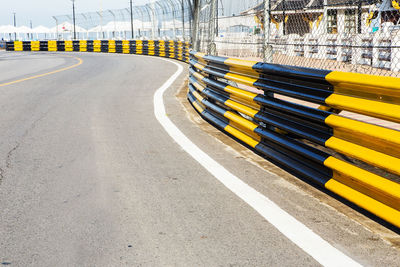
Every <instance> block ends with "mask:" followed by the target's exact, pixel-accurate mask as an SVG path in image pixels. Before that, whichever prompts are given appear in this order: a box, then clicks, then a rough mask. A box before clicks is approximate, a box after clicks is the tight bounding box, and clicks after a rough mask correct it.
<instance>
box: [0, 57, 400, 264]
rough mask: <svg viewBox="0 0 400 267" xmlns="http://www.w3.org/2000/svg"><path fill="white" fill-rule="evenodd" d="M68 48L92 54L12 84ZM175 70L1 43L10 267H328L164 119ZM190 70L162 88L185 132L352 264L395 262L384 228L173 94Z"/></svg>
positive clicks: (3, 208)
mask: <svg viewBox="0 0 400 267" xmlns="http://www.w3.org/2000/svg"><path fill="white" fill-rule="evenodd" d="M71 56H76V57H79V58H81V59H82V60H83V63H82V64H81V65H79V66H76V67H74V68H71V69H68V70H65V71H62V72H57V73H53V74H50V75H47V76H42V77H37V78H34V79H29V80H25V81H21V82H18V83H13V84H8V85H4V84H6V83H9V82H12V81H16V80H21V79H25V78H27V77H31V76H35V75H38V74H43V73H46V72H51V71H54V70H57V69H62V68H66V67H68V66H72V65H74V64H77V63H78V62H79V61H78V59H77V58H74V57H71ZM182 65H183V64H182ZM175 71H176V66H175V65H173V64H172V63H170V62H167V61H164V60H161V59H158V58H154V57H144V56H133V55H112V54H90V53H86V54H85V53H74V54H72V53H70V54H67V53H37V54H30V53H6V52H0V129H1V130H0V265H10V266H231V265H232V266H318V265H319V262H318V261H316V260H315V259H314V258H312V257H311V256H310V255H309V254H307V253H305V252H304V251H303V250H302V249H301V248H300V247H298V246H297V245H295V244H294V243H292V242H291V241H290V240H289V239H288V238H287V237H285V236H284V235H283V234H282V233H280V232H279V231H278V230H277V229H276V228H275V227H274V226H273V225H271V224H270V223H269V222H268V221H266V220H265V219H264V218H263V217H262V216H260V215H259V214H258V213H257V212H256V211H255V210H253V209H252V208H251V207H249V206H248V205H247V204H246V203H245V202H244V201H242V200H241V199H239V198H238V197H237V196H236V195H235V194H233V193H232V192H231V191H230V190H228V189H227V188H226V187H225V186H224V185H223V184H221V183H220V182H219V181H218V180H216V179H215V177H213V176H212V175H211V174H210V173H209V172H207V170H205V169H204V168H203V167H202V166H201V165H200V164H199V163H197V162H196V161H195V160H194V159H193V158H192V157H190V156H189V155H188V154H187V153H186V152H185V151H183V150H182V149H181V148H180V147H179V146H178V145H177V144H176V143H175V142H174V141H173V140H172V139H171V137H170V136H169V135H168V134H167V133H166V132H165V130H164V129H163V127H162V126H161V125H160V124H159V122H158V121H157V120H156V118H155V116H154V111H153V95H154V92H155V91H156V90H157V89H158V88H159V87H160V86H161V85H162V84H163V83H164V82H165V81H166V80H167V79H168V78H169V77H170V76H171V75H172V74H173V73H174V72H175ZM186 75H187V74H186V73H184V74H182V75H181V76H180V77H179V78H178V80H177V81H176V82H175V83H174V84H173V86H171V88H170V89H169V90H168V91H167V93H166V95H165V102H166V109H167V113H168V115H169V117H170V118H171V120H172V121H173V122H174V124H175V125H177V127H178V128H179V129H181V130H182V131H183V132H184V134H185V135H186V136H188V137H189V138H190V139H191V140H192V141H193V142H194V143H195V144H197V145H198V146H199V147H200V148H201V149H203V150H204V151H205V152H206V153H208V154H209V155H210V156H211V157H212V158H214V159H215V160H216V161H218V162H219V163H220V164H222V165H223V166H224V167H225V168H227V169H228V170H229V171H231V172H232V173H234V174H235V175H237V176H238V177H239V178H241V179H242V180H243V181H245V182H246V183H248V184H249V185H250V186H252V187H253V188H255V189H256V190H257V191H259V192H260V193H262V194H263V195H265V196H267V197H268V198H270V199H271V200H273V201H274V202H275V203H277V204H278V205H279V206H280V207H282V209H284V210H285V211H287V212H288V213H289V214H290V215H292V216H293V217H295V218H296V219H297V220H299V221H301V222H302V223H304V224H305V225H306V226H307V227H309V228H310V229H312V230H313V231H314V232H315V233H317V234H318V235H319V236H321V237H322V238H323V239H325V240H326V241H327V242H329V243H330V244H331V245H333V246H334V247H336V248H337V249H339V250H340V251H341V252H343V253H344V254H346V255H347V256H349V257H351V258H352V259H354V260H355V261H357V262H359V263H360V264H363V265H369V266H385V265H386V266H398V264H399V262H400V250H399V249H397V248H395V247H394V246H393V245H392V244H390V243H389V242H387V241H385V240H384V239H383V236H382V234H379V233H377V232H373V231H371V229H370V228H368V227H366V226H365V225H362V224H360V223H359V222H356V221H355V220H354V219H353V218H350V217H348V216H346V215H345V214H343V213H342V212H340V211H339V210H338V209H337V208H335V207H331V206H329V205H327V204H325V202H324V201H323V200H321V199H319V198H318V197H316V196H315V195H312V194H310V191H309V190H311V191H312V190H314V189H304V188H307V187H308V185H305V184H304V185H302V186H299V185H296V184H293V183H290V181H288V180H287V179H284V178H282V177H280V176H279V175H276V174H274V173H271V172H267V171H265V170H264V169H262V168H259V167H257V166H256V165H254V164H253V163H252V162H251V159H248V158H245V157H243V155H241V154H240V153H238V152H235V151H234V150H233V149H232V148H230V147H228V146H227V145H226V144H223V143H222V142H220V141H219V140H217V139H215V138H214V136H212V135H210V134H209V133H207V132H206V131H204V129H202V128H201V127H199V125H197V124H196V123H195V122H194V121H193V118H194V120H198V118H196V116H197V115H196V114H187V111H185V108H184V106H183V105H182V104H181V103H180V102H179V101H178V99H177V97H176V96H175V94H176V92H177V89H178V88H179V87H180V86H181V85H182V84H183V81H184V79H185V76H186ZM2 84H3V86H2ZM190 118H192V119H190ZM334 201H336V200H334ZM337 202H338V203H337V205H338V207H344V208H345V207H346V205H345V204H343V203H341V202H339V201H337ZM360 216H362V215H360ZM368 220H369V219H368ZM389 232H390V231H388V233H389ZM393 236H394V237H395V236H396V234H393ZM393 236H392V237H393Z"/></svg>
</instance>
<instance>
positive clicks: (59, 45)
mask: <svg viewBox="0 0 400 267" xmlns="http://www.w3.org/2000/svg"><path fill="white" fill-rule="evenodd" d="M189 49H190V44H189V42H182V41H163V40H117V41H116V40H93V41H86V40H77V41H14V42H7V43H6V50H7V51H50V52H56V51H60V52H72V51H76V52H103V53H123V54H138V55H151V56H160V57H167V58H173V59H177V60H180V61H184V62H189Z"/></svg>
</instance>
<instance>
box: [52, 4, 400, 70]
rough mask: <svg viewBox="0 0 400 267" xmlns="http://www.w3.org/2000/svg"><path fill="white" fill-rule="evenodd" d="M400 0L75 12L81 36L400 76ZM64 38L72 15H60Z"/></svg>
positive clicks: (165, 6)
mask: <svg viewBox="0 0 400 267" xmlns="http://www.w3.org/2000/svg"><path fill="white" fill-rule="evenodd" d="M399 1H400V0H158V1H149V3H148V4H145V5H140V6H133V7H132V20H131V10H130V8H129V5H128V6H127V8H126V9H120V10H102V11H98V12H89V13H80V14H77V15H76V25H77V29H78V30H77V32H78V38H82V39H83V38H84V39H130V38H134V39H177V40H183V39H184V40H191V41H193V42H194V43H193V47H194V49H196V50H199V51H203V52H207V53H208V54H212V55H221V56H231V57H239V58H244V59H251V60H258V61H260V60H263V61H265V62H272V63H278V64H286V65H295V66H303V67H311V68H321V69H330V70H341V71H349V72H359V73H368V74H377V75H389V76H400V72H399V71H400V3H399ZM54 19H55V21H56V23H57V25H58V27H57V36H58V39H68V38H71V35H72V27H71V25H72V21H73V18H72V15H65V16H55V17H54Z"/></svg>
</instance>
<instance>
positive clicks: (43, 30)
mask: <svg viewBox="0 0 400 267" xmlns="http://www.w3.org/2000/svg"><path fill="white" fill-rule="evenodd" d="M32 31H33V32H34V33H50V29H49V28H47V27H44V26H42V25H40V26H37V27H36V28H34V29H33V30H32Z"/></svg>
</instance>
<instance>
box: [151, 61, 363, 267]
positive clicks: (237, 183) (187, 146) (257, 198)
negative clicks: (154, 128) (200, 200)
mask: <svg viewBox="0 0 400 267" xmlns="http://www.w3.org/2000/svg"><path fill="white" fill-rule="evenodd" d="M162 60H165V59H162ZM165 61H168V62H170V63H173V64H175V65H176V66H177V67H178V70H177V71H176V72H175V73H174V75H172V76H171V77H170V78H169V79H168V80H167V81H166V82H165V83H164V84H163V85H162V86H161V87H160V88H159V89H158V90H157V91H156V93H155V94H154V114H155V116H156V118H157V120H158V121H159V123H160V124H161V125H162V126H163V127H164V129H165V131H167V133H168V134H169V135H170V136H171V137H172V138H173V139H174V140H175V142H176V143H178V144H179V145H180V146H181V147H182V148H183V149H184V150H185V151H186V152H187V153H188V154H189V155H190V156H192V157H193V158H194V159H195V160H196V161H197V162H198V163H200V164H201V165H202V166H203V167H204V168H205V169H206V170H207V171H208V172H209V173H211V174H212V175H213V176H215V178H217V179H218V180H219V181H220V182H221V183H222V184H224V185H225V186H226V187H227V188H228V189H229V190H231V191H232V192H233V193H235V194H236V195H237V196H238V197H240V198H241V199H242V200H243V201H245V202H246V203H247V204H248V205H250V206H251V207H252V208H253V209H255V210H256V211H257V212H258V213H259V214H260V215H261V216H263V217H264V218H265V219H266V220H267V221H268V222H269V223H270V224H272V225H273V226H274V227H275V228H277V229H278V230H279V231H280V232H281V233H282V234H283V235H285V236H286V237H287V238H288V239H289V240H291V241H292V242H293V243H294V244H296V245H297V246H298V247H300V248H301V249H302V250H304V251H305V252H306V253H308V254H309V255H310V256H311V257H313V258H314V259H315V260H316V261H318V262H319V263H320V264H322V265H324V266H335V267H337V266H361V265H360V264H359V263H357V262H356V261H354V260H353V259H351V258H350V257H348V256H346V255H345V254H343V253H342V252H341V251H339V250H338V249H336V248H335V247H333V246H332V245H331V244H329V243H328V242H327V241H325V240H324V239H322V238H321V237H320V236H319V235H317V234H316V233H314V232H313V231H312V230H311V229H309V228H308V227H307V226H305V225H304V224H302V223H301V222H299V221H298V220H296V219H295V218H294V217H292V216H291V215H290V214H288V213H287V212H286V211H284V210H282V209H281V208H280V207H279V206H278V205H276V204H275V203H274V202H272V201H271V200H270V199H268V198H267V197H265V196H264V195H262V194H261V193H259V192H258V191H256V190H255V189H254V188H252V187H250V186H249V185H248V184H246V183H244V182H243V181H242V180H240V179H239V178H238V177H236V176H235V175H233V174H232V173H230V172H229V171H228V170H227V169H225V168H224V167H223V166H222V165H220V164H219V163H218V162H216V161H215V160H214V159H212V158H211V157H210V156H209V155H208V154H206V153H205V152H204V151H202V150H201V149H200V148H199V147H197V146H196V145H195V144H194V143H193V142H192V141H190V140H189V138H187V137H186V136H185V135H184V134H183V133H182V132H181V131H180V130H179V129H178V128H177V127H176V126H175V125H174V124H173V123H172V121H171V120H170V119H169V118H168V116H167V114H166V112H165V106H164V99H163V95H164V92H165V91H166V90H167V89H168V88H169V87H170V86H171V85H172V83H173V82H174V81H175V80H176V79H177V78H178V76H179V75H180V74H181V73H182V71H183V67H182V66H181V65H179V64H177V63H176V62H173V61H170V60H165Z"/></svg>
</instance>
